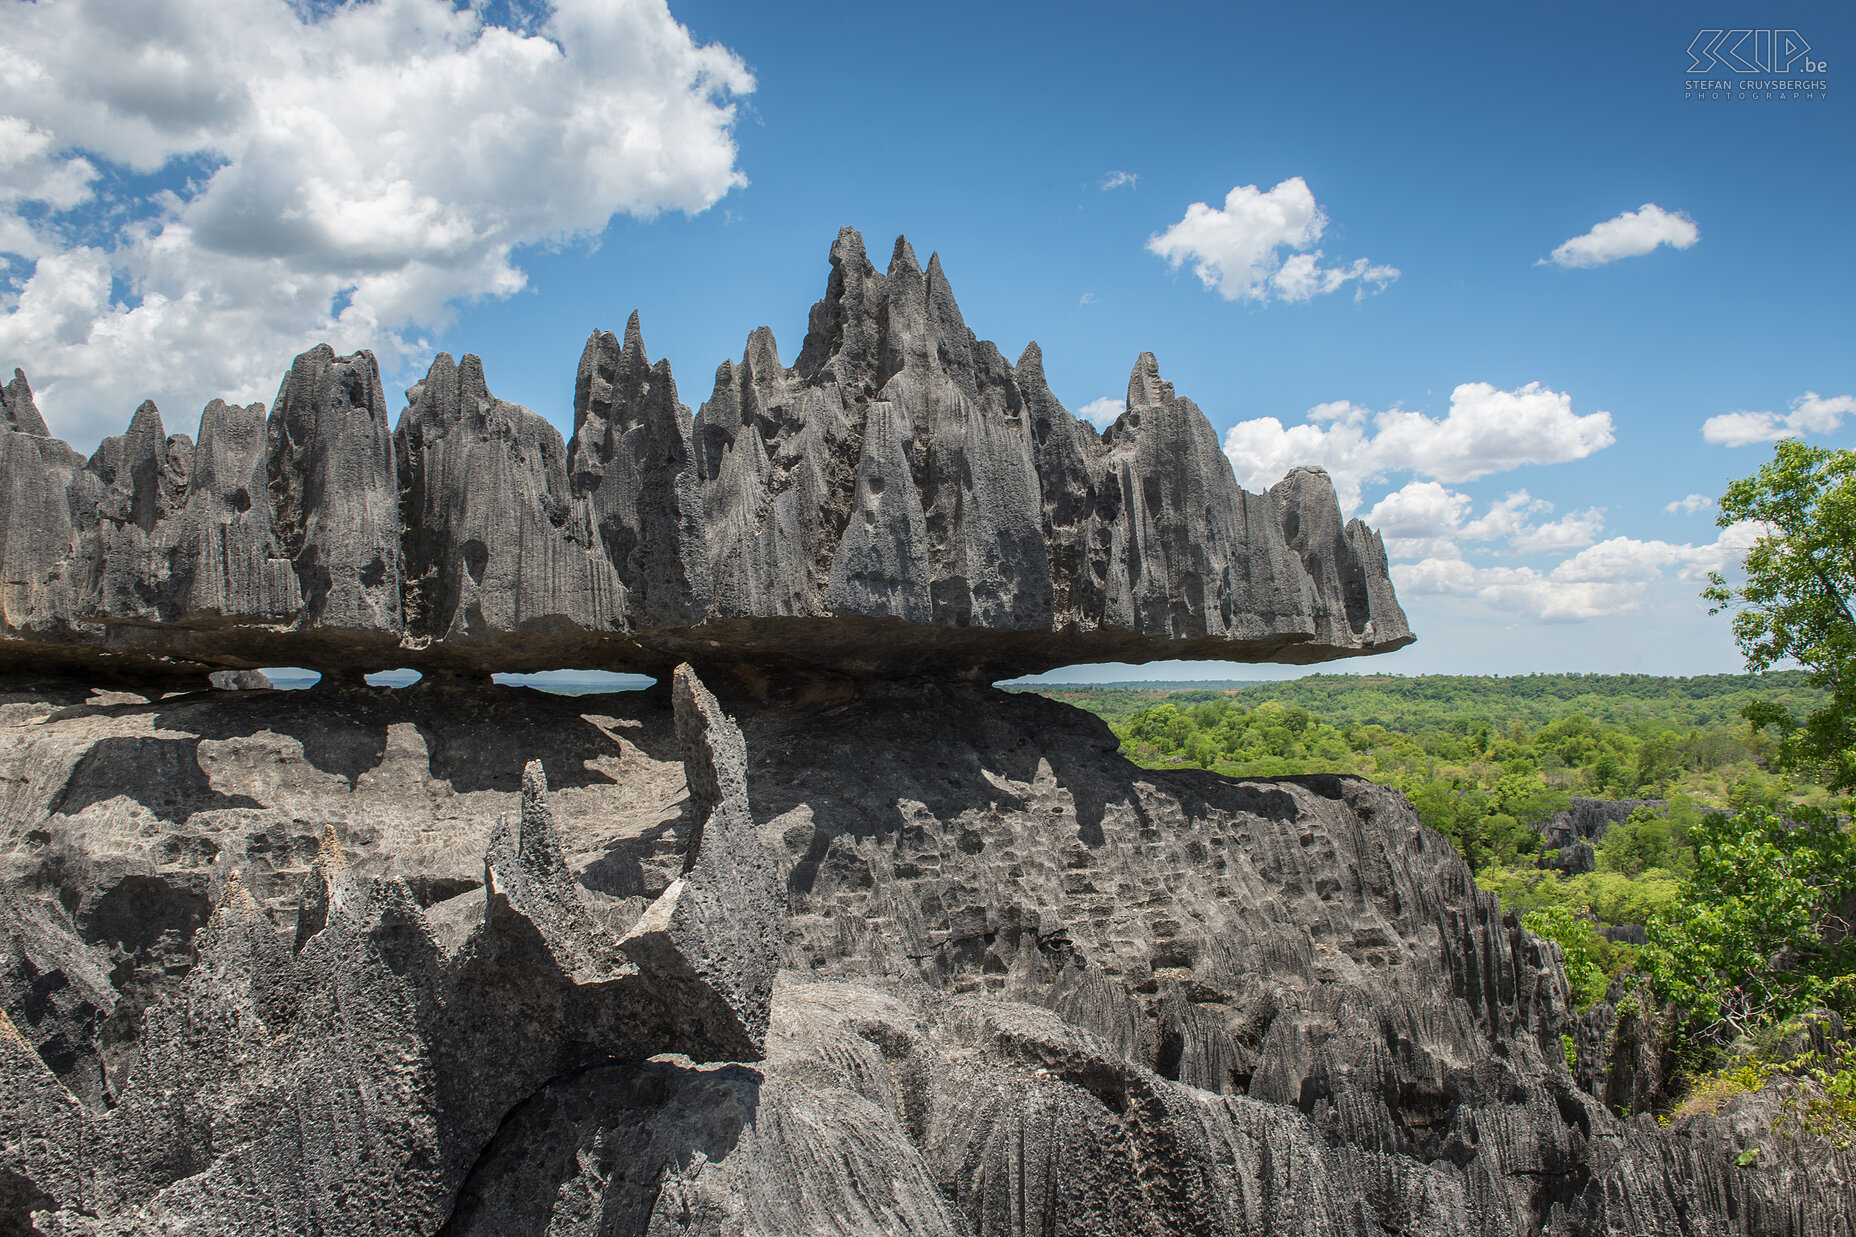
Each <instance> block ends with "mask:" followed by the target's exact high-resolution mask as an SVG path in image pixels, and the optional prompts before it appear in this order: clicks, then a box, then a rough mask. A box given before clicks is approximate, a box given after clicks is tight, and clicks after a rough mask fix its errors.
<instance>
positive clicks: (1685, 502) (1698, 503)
mask: <svg viewBox="0 0 1856 1237" xmlns="http://www.w3.org/2000/svg"><path fill="white" fill-rule="evenodd" d="M1712 506H1714V500H1713V499H1712V498H1709V497H1708V496H1707V495H1706V494H1690V495H1689V496H1688V497H1687V498H1678V499H1676V500H1675V501H1674V502H1672V503H1668V504H1665V505H1664V507H1663V510H1664V511H1667V512H1668V513H1669V514H1670V515H1677V514H1681V515H1694V514H1695V513H1696V512H1697V511H1705V510H1706V509H1708V508H1709V507H1712Z"/></svg>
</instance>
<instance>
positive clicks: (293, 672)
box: [258, 666, 322, 692]
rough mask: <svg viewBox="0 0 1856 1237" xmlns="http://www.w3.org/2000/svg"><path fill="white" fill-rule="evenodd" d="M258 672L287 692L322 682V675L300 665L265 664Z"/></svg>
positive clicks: (273, 684)
mask: <svg viewBox="0 0 1856 1237" xmlns="http://www.w3.org/2000/svg"><path fill="white" fill-rule="evenodd" d="M258 673H260V674H262V675H263V676H264V677H265V678H267V679H269V680H270V681H271V686H272V687H275V688H277V689H278V690H280V691H287V692H300V691H302V690H304V689H305V688H309V687H314V686H315V685H316V684H318V683H320V682H322V675H320V674H319V673H317V672H316V671H314V670H305V669H303V667H301V666H266V667H264V669H262V670H260V671H259V672H258Z"/></svg>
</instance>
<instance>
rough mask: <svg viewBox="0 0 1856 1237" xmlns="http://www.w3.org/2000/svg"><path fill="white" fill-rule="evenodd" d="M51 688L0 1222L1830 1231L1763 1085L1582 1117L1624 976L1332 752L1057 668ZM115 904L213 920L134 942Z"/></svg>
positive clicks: (24, 840)
mask: <svg viewBox="0 0 1856 1237" xmlns="http://www.w3.org/2000/svg"><path fill="white" fill-rule="evenodd" d="M717 685H720V683H719V681H718V684H717ZM35 690H36V689H32V688H29V687H27V686H24V685H15V688H14V690H13V691H12V692H11V693H10V694H9V696H8V699H9V701H11V703H9V704H8V706H7V707H9V708H14V709H17V710H19V712H18V714H17V716H18V718H19V719H20V720H17V721H4V720H3V719H0V772H4V773H5V775H6V776H7V777H9V778H11V779H13V780H11V781H9V782H8V783H7V785H8V786H9V788H10V789H9V794H8V795H7V796H6V797H5V798H4V799H3V800H0V893H3V894H4V897H0V907H6V908H8V909H10V910H11V911H12V912H13V918H12V919H10V920H8V921H7V926H6V928H5V931H6V934H7V938H8V940H9V941H12V942H15V943H17V942H20V941H22V940H25V938H26V936H27V935H28V934H30V933H34V932H36V933H37V934H38V935H37V936H36V938H34V939H35V940H36V941H37V943H28V945H27V951H28V952H29V953H30V954H31V956H33V957H35V958H38V959H39V960H40V961H39V962H37V963H35V964H34V965H35V966H36V967H37V968H38V971H39V973H41V974H48V973H50V971H51V970H57V971H59V972H60V973H62V974H65V975H67V976H71V977H73V979H72V984H73V987H74V988H75V987H78V986H81V985H82V984H85V983H88V984H90V985H92V986H93V987H94V988H97V989H99V990H98V991H96V992H95V994H94V995H93V996H92V997H91V998H89V1000H90V1004H91V1006H92V1007H93V1008H94V1010H95V1011H97V1013H98V1014H99V1015H100V1016H99V1017H94V1018H91V1020H90V1022H88V1023H87V1022H86V1021H85V1018H86V1017H87V1016H86V1015H81V1014H80V1013H79V1011H78V1010H77V1009H76V1007H75V1006H70V1007H68V1009H69V1015H68V1016H67V1015H65V1014H61V1015H59V1016H58V1017H57V1018H54V1019H49V1020H48V1019H45V1018H41V1020H40V1022H39V1023H37V1024H33V1023H32V1022H30V1020H29V1019H28V1018H27V1016H26V1008H25V1006H26V1002H27V1001H28V1000H29V999H30V993H29V992H28V991H26V990H25V989H22V988H20V987H18V986H14V987H11V988H8V989H7V990H6V992H5V994H4V995H5V999H6V1005H5V1013H6V1015H7V1019H8V1021H7V1022H6V1023H4V1024H0V1058H3V1059H0V1065H5V1066H6V1069H5V1070H4V1071H0V1092H3V1094H0V1208H5V1210H0V1217H3V1218H0V1231H19V1232H31V1231H33V1228H36V1229H37V1231H40V1232H45V1233H51V1232H70V1233H92V1234H118V1233H122V1234H126V1233H131V1232H135V1233H141V1232H150V1231H153V1232H161V1231H177V1232H178V1231H187V1232H194V1233H204V1234H213V1233H227V1234H230V1233H243V1232H250V1231H288V1232H297V1231H322V1232H329V1233H350V1232H353V1233H360V1232H372V1233H387V1234H398V1233H406V1234H411V1233H431V1232H438V1231H450V1232H453V1233H487V1232H495V1233H499V1234H504V1233H506V1234H524V1233H544V1232H589V1233H591V1232H611V1233H649V1232H665V1231H693V1232H699V1233H716V1234H770V1235H771V1234H779V1235H782V1237H783V1235H785V1234H795V1233H819V1232H826V1233H830V1232H843V1233H862V1232H896V1233H921V1234H945V1233H987V1234H993V1233H1009V1234H1031V1233H1044V1232H1052V1231H1069V1232H1090V1233H1099V1234H1105V1235H1107V1234H1122V1233H1128V1234H1134V1233H1142V1234H1145V1233H1152V1232H1173V1233H1187V1232H1191V1233H1214V1234H1217V1233H1229V1234H1234V1235H1235V1234H1239V1233H1252V1232H1288V1233H1308V1234H1320V1235H1324V1237H1333V1235H1337V1234H1338V1235H1347V1237H1352V1235H1356V1234H1357V1235H1359V1237H1378V1234H1381V1233H1384V1232H1388V1231H1398V1232H1422V1233H1437V1234H1457V1233H1462V1234H1469V1233H1476V1234H1480V1233H1505V1234H1516V1235H1517V1237H1520V1235H1526V1237H1535V1235H1536V1234H1539V1233H1542V1232H1553V1233H1573V1234H1591V1235H1593V1237H1596V1235H1597V1234H1622V1233H1637V1232H1654V1233H1678V1234H1695V1235H1697V1237H1699V1235H1701V1234H1708V1235H1710V1237H1713V1235H1717V1234H1746V1235H1747V1237H1752V1235H1754V1234H1765V1233H1780V1234H1791V1235H1793V1237H1842V1234H1843V1232H1844V1229H1843V1228H1842V1227H1839V1226H1840V1225H1843V1224H1844V1222H1845V1218H1846V1217H1847V1216H1848V1215H1849V1214H1851V1213H1852V1211H1853V1210H1856V1208H1853V1206H1852V1204H1853V1203H1856V1184H1853V1183H1856V1158H1853V1157H1852V1154H1851V1152H1849V1151H1848V1150H1847V1149H1839V1148H1838V1147H1836V1146H1835V1145H1834V1143H1833V1142H1832V1141H1831V1140H1828V1139H1822V1138H1818V1137H1817V1136H1815V1135H1808V1136H1799V1137H1797V1138H1792V1139H1787V1138H1781V1137H1779V1136H1778V1135H1777V1134H1775V1133H1774V1125H1773V1119H1774V1118H1775V1117H1776V1116H1778V1115H1779V1114H1780V1112H1781V1111H1782V1108H1781V1105H1782V1103H1783V1096H1782V1095H1781V1094H1780V1093H1779V1091H1777V1090H1776V1089H1771V1088H1769V1089H1768V1090H1765V1091H1762V1092H1759V1093H1757V1094H1754V1095H1749V1096H1742V1097H1738V1098H1736V1099H1735V1100H1733V1101H1732V1102H1730V1103H1729V1104H1727V1105H1725V1106H1723V1107H1722V1108H1721V1109H1720V1110H1719V1111H1717V1112H1715V1113H1712V1114H1703V1115H1699V1116H1695V1117H1687V1118H1682V1119H1679V1120H1678V1121H1677V1122H1676V1123H1675V1124H1674V1125H1673V1126H1672V1127H1671V1128H1670V1129H1668V1130H1662V1129H1659V1128H1658V1127H1657V1126H1656V1125H1655V1123H1654V1122H1652V1121H1648V1120H1647V1119H1636V1120H1632V1121H1624V1120H1620V1119H1619V1118H1617V1117H1615V1116H1613V1115H1612V1112H1611V1111H1610V1110H1609V1109H1608V1108H1607V1107H1606V1103H1605V1102H1604V1101H1607V1100H1608V1101H1611V1102H1617V1103H1621V1102H1627V1097H1629V1096H1642V1095H1644V1094H1646V1093H1653V1092H1654V1091H1655V1088H1656V1080H1655V1076H1656V1072H1657V1071H1658V1070H1659V1069H1661V1068H1662V1063H1660V1062H1658V1061H1657V1060H1655V1059H1654V1058H1653V1056H1651V1055H1649V1054H1648V1053H1647V1052H1644V1051H1639V1050H1638V1048H1637V1047H1633V1045H1638V1046H1643V1047H1646V1048H1647V1046H1648V1045H1650V1044H1651V1043H1653V1042H1654V1040H1655V1035H1654V1032H1653V1029H1651V1028H1650V1027H1649V1026H1648V1023H1649V1020H1650V1019H1651V1018H1653V1017H1654V1014H1647V1015H1646V1014H1645V1013H1644V1009H1645V1008H1646V1007H1645V1005H1644V1003H1643V1002H1642V1001H1641V1000H1640V1001H1639V1002H1638V1003H1637V1005H1636V1006H1635V1012H1630V1011H1631V1010H1632V1008H1633V1007H1631V1006H1630V1005H1629V1004H1628V1003H1626V1002H1625V1001H1624V999H1623V995H1624V994H1623V993H1622V992H1621V991H1620V992H1614V993H1613V994H1612V996H1613V998H1614V999H1613V1000H1612V1001H1610V1002H1603V1003H1601V1004H1600V1005H1599V1006H1598V1007H1595V1009H1594V1011H1592V1012H1590V1013H1588V1014H1587V1015H1585V1016H1583V1017H1575V1016H1574V1014H1573V1012H1572V1009H1571V1006H1570V997H1569V992H1568V989H1567V987H1566V983H1565V979H1564V975H1563V973H1562V969H1561V960H1560V955H1559V951H1558V950H1557V949H1555V948H1553V947H1552V946H1551V945H1550V944H1549V943H1547V942H1543V941H1540V940H1538V939H1536V938H1534V937H1533V936H1531V935H1530V934H1529V933H1527V932H1526V931H1524V930H1523V929H1522V928H1521V927H1520V925H1519V924H1518V923H1517V922H1516V921H1515V920H1514V919H1513V918H1512V917H1511V916H1508V915H1505V914H1504V913H1503V912H1502V910H1501V908H1500V906H1499V904H1498V903H1497V902H1496V900H1495V899H1494V898H1493V897H1492V896H1491V895H1488V894H1485V893H1482V892H1480V891H1479V890H1477V888H1476V886H1475V883H1474V880H1473V878H1472V876H1471V874H1470V872H1469V871H1468V870H1467V868H1466V867H1465V866H1464V865H1463V864H1462V862H1461V861H1460V860H1459V859H1458V858H1457V856H1456V854H1455V852H1454V851H1453V850H1452V848H1451V847H1450V845H1449V843H1448V841H1447V840H1446V839H1444V838H1442V837H1441V836H1439V835H1437V834H1436V833H1433V832H1432V831H1430V830H1427V829H1425V828H1424V827H1423V826H1422V825H1421V824H1420V823H1419V822H1418V820H1417V817H1416V815H1415V813H1413V812H1412V810H1411V808H1410V806H1409V804H1408V803H1406V802H1405V801H1404V800H1403V799H1402V798H1401V797H1400V796H1398V795H1396V794H1394V793H1392V792H1390V791H1387V790H1384V789H1382V788H1379V787H1375V786H1372V785H1369V784H1367V783H1364V782H1361V781H1357V780H1354V779H1350V778H1340V777H1328V776H1315V777H1305V778H1294V779H1278V780H1248V781H1234V780H1231V779H1225V778H1220V777H1217V776H1215V775H1212V774H1208V773H1201V772H1196V771H1194V772H1162V771H1153V770H1143V769H1139V768H1136V767H1134V766H1132V765H1130V764H1128V763H1127V762H1125V761H1123V760H1122V759H1121V758H1120V757H1119V756H1118V755H1117V754H1116V752H1115V740H1114V737H1113V735H1112V734H1110V733H1109V732H1108V730H1107V729H1106V727H1104V726H1103V725H1102V724H1101V723H1100V722H1099V721H1097V720H1096V719H1094V718H1092V717H1089V716H1088V715H1085V714H1081V713H1078V712H1077V711H1075V710H1071V709H1068V708H1066V707H1064V706H1061V705H1058V704H1055V703H1053V702H1051V701H1048V700H1045V699H1042V698H1040V697H1035V696H1028V695H1019V694H1006V693H999V692H995V691H991V690H988V689H968V688H961V687H958V686H951V685H946V684H941V685H923V684H920V683H903V684H894V685H890V686H888V687H885V688H882V689H881V690H874V689H873V690H868V691H866V692H864V693H863V694H862V695H860V696H858V697H856V698H848V699H844V700H840V701H837V702H834V703H828V704H817V705H811V706H806V707H793V706H766V705H760V704H755V703H753V702H751V701H746V700H743V701H741V702H740V703H739V704H736V705H733V706H732V710H731V711H724V710H723V709H722V708H721V707H720V706H719V703H718V702H717V701H716V699H715V698H714V697H713V696H712V695H711V694H710V692H709V691H708V690H707V689H706V688H705V687H704V686H703V684H702V683H700V682H698V681H697V680H696V679H695V678H694V676H693V675H692V674H691V673H690V672H688V671H683V672H679V673H677V674H675V675H674V676H673V681H672V684H671V691H670V692H668V693H625V694H619V695H611V696H588V697H574V698H569V697H556V696H544V695H542V694H540V693H536V692H533V691H530V690H528V689H520V688H498V687H487V686H482V687H476V686H464V685H456V684H453V685H444V686H433V687H423V686H421V687H414V688H409V689H406V690H404V691H399V692H381V691H370V690H367V689H362V688H351V687H337V688H334V689H331V690H329V691H326V692H319V693H287V692H255V693H249V694H244V693H238V694H226V693H207V692H201V693H193V694H189V695H183V696H176V697H173V698H170V699H167V700H157V701H153V702H136V701H134V700H132V699H129V698H127V697H120V698H112V701H111V702H107V703H92V704H79V705H76V706H73V705H71V704H69V703H68V702H67V697H65V696H62V695H58V694H55V693H54V694H51V695H47V696H44V703H45V704H46V705H47V706H50V707H47V708H44V709H42V710H40V711H37V712H30V711H28V710H27V709H26V707H25V706H26V704H27V701H26V699H25V698H26V697H29V696H32V695H33V694H34V691H35ZM14 696H17V697H19V698H20V699H18V700H16V701H14V700H12V697H14ZM666 697H668V698H666ZM7 716H8V717H12V716H14V715H13V714H8V715H7ZM151 732H152V733H153V735H155V736H157V737H153V738H151V737H150V736H151ZM155 744H167V745H169V746H165V747H163V746H155ZM537 757H538V758H539V765H536V764H531V763H530V762H531V760H532V759H535V758H537ZM189 764H191V765H192V767H193V768H194V769H196V770H197V776H195V777H194V778H193V779H192V780H188V778H186V777H183V776H181V773H182V771H183V770H184V769H185V768H186V767H188V765H189ZM544 769H545V770H546V775H545V780H544V772H543V770H544ZM750 792H751V793H750ZM234 873H236V874H237V875H236V878H234V875H233V874H234ZM202 889H205V890H207V891H208V893H202V892H200V891H201V890H202ZM693 892H694V893H695V894H698V895H700V896H693ZM132 894H133V899H132V900H125V899H131V895H132ZM209 895H210V896H209ZM202 897H209V903H210V908H211V909H210V915H204V914H199V913H198V912H195V911H189V912H187V915H193V916H195V918H191V919H190V918H187V917H186V916H184V915H182V914H181V913H180V908H182V907H193V906H197V905H198V900H199V899H200V898H202ZM67 903H68V904H69V907H71V908H74V909H72V910H69V911H67V910H66V905H67ZM130 907H133V908H135V909H134V912H133V914H130V913H128V908H130ZM111 908H117V910H118V911H120V912H122V913H118V914H116V915H115V917H114V918H112V913H111ZM61 915H62V916H66V918H64V919H59V918H58V917H59V916H61ZM137 917H140V918H145V919H146V920H148V922H149V923H150V924H151V925H153V924H155V923H158V922H172V923H194V924H196V925H198V924H201V923H202V922H203V926H201V927H200V930H199V931H198V932H197V934H195V933H192V932H191V931H190V932H189V938H190V939H189V940H188V941H187V943H186V944H185V945H184V946H183V947H181V948H180V949H179V950H178V951H171V950H170V949H169V947H167V946H157V945H153V944H149V945H145V946H142V947H139V948H136V947H133V946H134V942H133V941H130V940H127V939H126V938H127V937H128V936H129V935H130V934H128V933H125V932H123V931H122V930H121V929H120V927H119V926H117V921H118V920H121V919H123V918H137ZM162 939H170V938H169V937H167V936H166V935H165V934H163V937H162ZM110 959H115V960H116V961H115V964H114V965H113V966H106V965H104V963H105V962H107V961H108V960H110ZM776 962H777V964H778V965H779V966H780V967H781V968H782V969H781V970H780V971H779V972H778V974H777V976H776V975H775V974H774V973H773V971H772V967H773V966H774V964H775V963H776ZM86 967H91V968H95V969H93V970H90V971H89V972H88V974H89V975H90V976H91V978H90V979H88V980H84V979H81V976H83V975H84V974H86V971H85V968H86ZM763 976H764V977H765V978H764V981H763V979H762V977H763ZM112 999H113V1000H114V1002H115V1007H114V1009H111V1010H109V1011H108V1012H107V1013H104V1007H106V1006H108V1005H110V1002H111V1001H112ZM1601 1011H1608V1012H1601ZM1621 1011H1623V1012H1621ZM117 1021H126V1022H131V1023H133V1024H134V1025H133V1028H132V1029H131V1030H128V1031H125V1032H124V1033H123V1034H122V1035H121V1038H120V1039H119V1040H117V1041H116V1045H117V1046H116V1047H115V1048H110V1049H107V1051H106V1046H105V1045H103V1044H102V1043H100V1042H99V1043H94V1044H92V1045H91V1046H89V1047H88V1048H87V1049H86V1050H85V1051H83V1052H78V1053H74V1054H73V1053H63V1052H61V1051H60V1050H59V1047H58V1044H57V1043H56V1042H55V1041H56V1039H57V1037H58V1036H61V1035H62V1036H66V1037H69V1036H72V1035H78V1036H80V1037H81V1036H82V1035H85V1034H88V1035H91V1036H93V1037H95V1036H99V1035H100V1034H101V1032H100V1031H97V1030H90V1031H84V1030H82V1028H83V1027H85V1026H96V1025H107V1024H110V1023H113V1022H117ZM8 1028H11V1035H9V1034H8V1032H7V1029H8ZM1832 1033H1834V1028H1830V1027H1829V1026H1828V1024H1826V1029H1825V1031H1824V1034H1826V1035H1828V1034H1832ZM1567 1034H1571V1035H1574V1036H1575V1037H1576V1038H1577V1040H1578V1043H1579V1058H1580V1059H1579V1069H1578V1072H1577V1073H1569V1072H1568V1070H1567V1068H1566V1062H1565V1056H1564V1052H1563V1048H1562V1040H1561V1037H1562V1036H1563V1035H1567ZM1801 1042H1802V1041H1801ZM1607 1044H1608V1045H1609V1048H1608V1051H1609V1056H1608V1057H1607V1055H1606V1051H1607V1049H1606V1045H1607ZM124 1051H127V1053H128V1054H129V1056H130V1057H131V1060H130V1061H129V1063H128V1064H127V1065H125V1066H123V1067H122V1068H121V1069H120V1070H102V1071H100V1067H99V1066H98V1065H97V1064H96V1062H97V1061H99V1060H100V1059H102V1058H104V1057H105V1056H107V1055H108V1054H109V1053H111V1052H115V1053H119V1054H120V1053H121V1052H124ZM9 1054H10V1055H9ZM54 1061H55V1062H56V1063H55V1064H54V1063H53V1062H54ZM1607 1067H1608V1068H1607ZM86 1072H88V1074H89V1076H92V1077H95V1076H96V1075H97V1074H98V1073H99V1072H102V1073H104V1074H105V1075H106V1076H107V1078H108V1079H110V1082H109V1086H108V1090H107V1094H106V1102H105V1103H101V1104H93V1103H90V1102H88V1101H85V1100H83V1099H82V1098H81V1097H80V1096H78V1095H77V1094H76V1092H77V1091H78V1090H79V1088H80V1087H81V1086H82V1085H84V1084H83V1083H82V1079H83V1077H84V1076H85V1075H86ZM1775 1086H1776V1084H1775ZM1749 1150H1750V1151H1754V1152H1755V1154H1754V1155H1753V1156H1751V1157H1749V1160H1748V1163H1746V1164H1745V1165H1742V1164H1740V1163H1739V1162H1738V1161H1739V1159H1740V1157H1741V1156H1742V1154H1743V1153H1744V1152H1746V1151H1749ZM5 1225H11V1226H12V1227H11V1228H10V1229H8V1228H6V1227H3V1226H5ZM27 1226H31V1227H27Z"/></svg>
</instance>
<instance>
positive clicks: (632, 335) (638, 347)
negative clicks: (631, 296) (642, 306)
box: [625, 309, 645, 363]
mask: <svg viewBox="0 0 1856 1237" xmlns="http://www.w3.org/2000/svg"><path fill="white" fill-rule="evenodd" d="M625 354H626V355H627V356H628V357H631V358H632V359H634V360H635V361H638V362H640V363H643V362H644V361H645V351H644V330H643V328H641V327H640V326H639V325H638V311H637V310H635V309H634V310H632V316H631V317H629V318H627V319H626V320H625Z"/></svg>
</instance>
